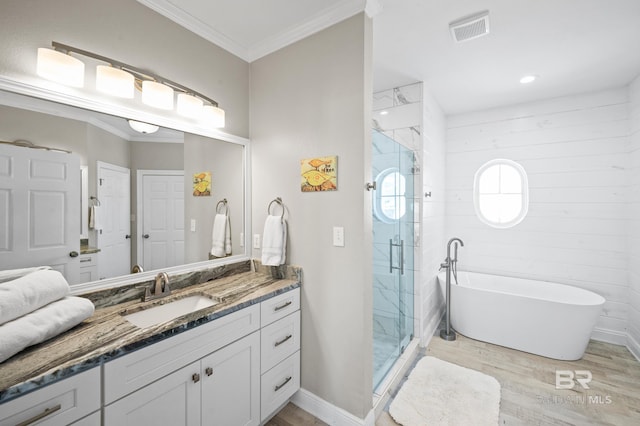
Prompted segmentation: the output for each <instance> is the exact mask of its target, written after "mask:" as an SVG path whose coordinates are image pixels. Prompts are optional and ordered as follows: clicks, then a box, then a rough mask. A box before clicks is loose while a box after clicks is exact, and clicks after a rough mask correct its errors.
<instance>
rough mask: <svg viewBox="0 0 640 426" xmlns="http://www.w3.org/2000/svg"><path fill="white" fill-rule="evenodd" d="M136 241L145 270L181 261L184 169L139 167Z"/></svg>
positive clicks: (182, 261)
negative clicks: (158, 169)
mask: <svg viewBox="0 0 640 426" xmlns="http://www.w3.org/2000/svg"><path fill="white" fill-rule="evenodd" d="M139 172H140V179H141V184H140V186H141V189H140V190H141V194H140V199H141V200H142V206H138V216H139V217H141V218H142V220H141V222H140V226H139V229H140V232H139V236H138V237H139V240H138V244H139V247H141V251H142V253H141V254H140V255H139V256H138V259H142V266H143V267H144V268H145V269H146V270H154V269H161V268H167V267H170V266H176V265H182V264H183V263H184V172H183V171H181V170H179V171H173V170H171V171H150V170H141V171H139Z"/></svg>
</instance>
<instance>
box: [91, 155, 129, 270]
mask: <svg viewBox="0 0 640 426" xmlns="http://www.w3.org/2000/svg"><path fill="white" fill-rule="evenodd" d="M97 166H98V167H97V169H98V182H97V183H98V190H97V194H96V195H97V197H98V200H99V202H100V213H99V219H98V226H97V228H98V229H97V231H98V236H97V243H98V248H99V249H100V252H99V253H98V276H99V277H100V279H104V278H110V277H117V276H120V275H127V274H129V272H130V271H131V208H130V207H131V183H130V180H131V179H130V172H129V169H127V168H124V167H120V166H116V165H113V164H109V163H104V162H102V161H98V162H97Z"/></svg>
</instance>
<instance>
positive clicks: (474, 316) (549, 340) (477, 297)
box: [438, 271, 605, 360]
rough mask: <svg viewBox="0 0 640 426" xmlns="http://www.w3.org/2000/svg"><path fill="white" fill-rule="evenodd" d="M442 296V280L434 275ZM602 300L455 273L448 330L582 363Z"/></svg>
mask: <svg viewBox="0 0 640 426" xmlns="http://www.w3.org/2000/svg"><path fill="white" fill-rule="evenodd" d="M438 281H439V283H440V287H441V289H442V294H443V295H445V294H446V292H445V282H446V274H445V272H441V273H440V274H438ZM604 302H605V299H604V297H602V296H600V295H598V294H595V293H593V292H591V291H588V290H584V289H581V288H577V287H572V286H569V285H564V284H556V283H550V282H545V281H534V280H527V279H522V278H511V277H503V276H497V275H487V274H480V273H475V272H464V271H458V284H456V280H455V279H454V277H453V274H452V275H451V326H452V327H453V328H454V329H455V330H456V331H457V332H459V333H460V334H463V335H465V336H467V337H470V338H472V339H476V340H482V341H484V342H488V343H494V344H496V345H500V346H506V347H508V348H512V349H518V350H521V351H524V352H529V353H532V354H536V355H542V356H545V357H548V358H555V359H561V360H576V359H580V358H582V356H583V355H584V351H585V350H586V348H587V344H588V343H589V338H590V337H591V332H592V331H593V327H594V326H595V324H596V321H597V320H598V317H599V316H600V312H601V311H602V307H603V306H604Z"/></svg>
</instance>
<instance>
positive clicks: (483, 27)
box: [449, 10, 489, 43]
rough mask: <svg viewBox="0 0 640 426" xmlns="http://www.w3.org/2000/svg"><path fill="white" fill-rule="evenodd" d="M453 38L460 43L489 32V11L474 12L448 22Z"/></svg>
mask: <svg viewBox="0 0 640 426" xmlns="http://www.w3.org/2000/svg"><path fill="white" fill-rule="evenodd" d="M449 29H450V30H451V36H452V37H453V40H454V41H456V42H458V43H460V42H463V41H467V40H473V39H474V38H478V37H482V36H483V35H487V34H489V11H488V10H485V11H483V12H479V13H476V14H474V15H471V16H467V17H465V18H461V19H458V20H456V21H453V22H451V23H450V24H449Z"/></svg>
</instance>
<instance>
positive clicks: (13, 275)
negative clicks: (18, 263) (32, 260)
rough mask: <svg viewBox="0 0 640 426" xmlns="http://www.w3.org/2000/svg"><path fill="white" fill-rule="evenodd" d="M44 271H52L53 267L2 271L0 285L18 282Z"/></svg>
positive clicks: (0, 272)
mask: <svg viewBox="0 0 640 426" xmlns="http://www.w3.org/2000/svg"><path fill="white" fill-rule="evenodd" d="M44 269H51V266H36V267H34V268H22V269H7V270H6V271H0V284H2V283H4V282H7V281H13V280H16V279H18V278H20V277H24V276H25V275H27V274H30V273H32V272H35V271H42V270H44Z"/></svg>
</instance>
